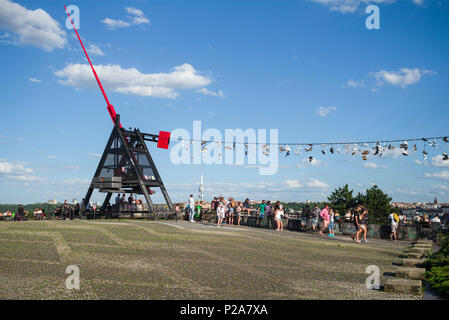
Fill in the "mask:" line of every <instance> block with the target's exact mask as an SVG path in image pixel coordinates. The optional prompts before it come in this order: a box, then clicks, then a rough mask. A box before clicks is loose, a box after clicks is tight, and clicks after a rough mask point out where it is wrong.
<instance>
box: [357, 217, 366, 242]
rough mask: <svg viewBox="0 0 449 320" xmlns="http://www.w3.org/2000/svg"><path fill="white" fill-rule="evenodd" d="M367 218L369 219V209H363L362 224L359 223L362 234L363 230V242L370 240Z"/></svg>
mask: <svg viewBox="0 0 449 320" xmlns="http://www.w3.org/2000/svg"><path fill="white" fill-rule="evenodd" d="M367 220H368V210H366V209H363V211H362V214H361V215H360V224H359V231H360V234H361V233H362V232H363V239H362V240H361V242H368V241H367V240H366V229H367Z"/></svg>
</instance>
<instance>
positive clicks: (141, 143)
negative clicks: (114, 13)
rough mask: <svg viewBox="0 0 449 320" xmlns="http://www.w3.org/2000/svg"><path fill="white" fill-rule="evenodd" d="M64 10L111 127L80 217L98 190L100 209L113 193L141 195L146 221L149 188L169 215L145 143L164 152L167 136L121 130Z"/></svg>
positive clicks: (167, 142) (150, 206)
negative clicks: (156, 190) (157, 192)
mask: <svg viewBox="0 0 449 320" xmlns="http://www.w3.org/2000/svg"><path fill="white" fill-rule="evenodd" d="M64 8H65V9H66V12H67V15H68V16H69V18H70V22H71V23H72V26H73V30H75V33H76V36H77V37H78V40H79V42H80V44H81V47H82V48H83V50H84V53H85V55H86V58H87V61H89V64H90V67H91V68H92V72H93V74H94V76H95V79H96V80H97V83H98V86H99V87H100V90H101V92H102V94H103V97H104V99H105V100H106V104H107V110H108V112H109V115H110V116H111V119H112V122H113V123H114V127H113V129H112V132H111V135H110V136H109V140H108V143H107V144H106V147H105V149H104V152H103V155H102V156H101V159H100V162H99V164H98V167H97V170H96V171H95V175H94V177H93V179H92V182H91V184H90V186H89V189H88V190H87V193H86V196H85V197H84V199H83V202H82V204H81V213H85V211H86V205H87V204H88V203H89V201H90V198H91V196H92V192H93V191H94V190H95V189H98V190H99V191H100V192H104V193H106V194H107V195H106V198H105V200H104V203H103V208H105V207H106V205H107V204H108V203H109V201H110V200H111V197H112V194H113V193H120V194H121V193H131V194H141V195H143V196H144V197H145V200H146V202H147V204H148V211H147V213H148V217H149V216H150V214H151V213H152V212H154V211H153V202H152V201H151V198H150V194H152V193H154V192H153V191H152V190H151V189H150V188H152V187H153V188H154V187H156V188H160V189H161V192H162V195H163V196H164V198H165V202H166V203H167V206H168V209H169V211H170V212H173V205H172V202H171V200H170V197H169V195H168V193H167V190H166V189H165V186H164V184H163V182H162V179H161V177H160V175H159V172H158V171H157V168H156V165H155V164H154V162H153V158H151V155H150V152H149V151H148V148H147V146H146V143H145V141H152V142H157V147H158V148H162V149H168V145H169V143H170V132H166V131H160V132H159V135H154V134H148V133H141V132H140V131H139V130H138V129H134V130H125V129H124V128H123V127H122V125H121V123H120V115H118V114H116V112H115V109H114V107H113V106H112V104H110V103H109V99H108V97H107V96H106V92H105V91H104V89H103V86H102V85H101V81H100V79H99V78H98V75H97V73H96V72H95V69H94V66H93V65H92V62H91V61H90V58H89V55H88V54H87V51H86V49H85V48H84V45H83V42H82V41H81V38H80V36H79V34H78V31H77V30H76V28H75V25H74V24H73V21H72V18H71V17H70V14H69V12H68V11H67V8H66V7H65V6H64Z"/></svg>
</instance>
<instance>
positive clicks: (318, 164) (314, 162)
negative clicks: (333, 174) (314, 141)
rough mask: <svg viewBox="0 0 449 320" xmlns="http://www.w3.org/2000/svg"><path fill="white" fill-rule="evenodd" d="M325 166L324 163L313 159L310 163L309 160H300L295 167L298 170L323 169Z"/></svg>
mask: <svg viewBox="0 0 449 320" xmlns="http://www.w3.org/2000/svg"><path fill="white" fill-rule="evenodd" d="M326 165H327V164H326V163H325V162H324V161H321V160H318V159H315V158H314V159H313V160H312V161H310V160H309V159H301V160H300V163H297V164H296V166H297V167H298V168H306V167H309V166H310V167H324V166H326Z"/></svg>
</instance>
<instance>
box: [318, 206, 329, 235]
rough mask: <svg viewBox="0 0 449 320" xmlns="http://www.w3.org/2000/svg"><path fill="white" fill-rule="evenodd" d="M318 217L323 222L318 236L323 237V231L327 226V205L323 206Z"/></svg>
mask: <svg viewBox="0 0 449 320" xmlns="http://www.w3.org/2000/svg"><path fill="white" fill-rule="evenodd" d="M320 217H321V219H322V220H323V226H322V227H321V230H320V235H323V231H324V230H326V229H327V227H328V226H329V206H328V205H327V204H326V205H325V206H324V208H323V210H321V213H320Z"/></svg>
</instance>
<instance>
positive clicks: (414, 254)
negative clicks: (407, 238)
mask: <svg viewBox="0 0 449 320" xmlns="http://www.w3.org/2000/svg"><path fill="white" fill-rule="evenodd" d="M403 256H406V257H407V258H410V259H421V258H422V257H423V256H424V255H423V254H422V253H420V252H404V254H403Z"/></svg>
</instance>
